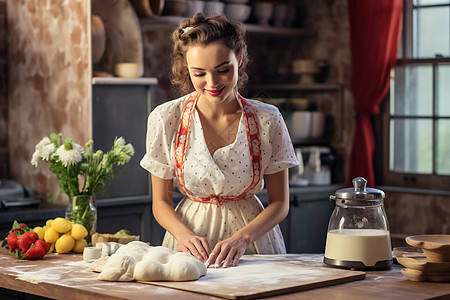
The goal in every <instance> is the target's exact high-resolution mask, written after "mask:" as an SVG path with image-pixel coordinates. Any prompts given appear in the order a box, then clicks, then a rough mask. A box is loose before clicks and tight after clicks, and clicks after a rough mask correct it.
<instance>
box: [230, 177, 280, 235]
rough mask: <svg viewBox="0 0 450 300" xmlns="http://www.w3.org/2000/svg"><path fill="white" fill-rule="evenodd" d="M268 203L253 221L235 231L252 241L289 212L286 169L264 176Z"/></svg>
mask: <svg viewBox="0 0 450 300" xmlns="http://www.w3.org/2000/svg"><path fill="white" fill-rule="evenodd" d="M265 181H266V187H267V193H268V199H269V205H268V206H267V207H266V209H265V210H263V211H262V212H261V213H260V214H259V215H258V216H257V217H256V218H255V219H253V221H251V222H250V223H249V224H247V225H246V226H245V227H243V228H242V229H240V230H239V231H238V232H236V234H237V235H240V236H242V237H243V238H244V239H246V240H248V243H253V242H254V241H256V240H258V239H259V238H260V237H261V236H263V235H264V234H265V233H267V232H268V231H269V230H271V229H272V228H273V227H274V226H275V225H277V224H278V223H280V222H281V221H282V220H283V219H284V218H285V217H286V216H287V214H288V212H289V179H288V171H287V170H285V171H281V172H279V173H275V174H271V175H266V177H265Z"/></svg>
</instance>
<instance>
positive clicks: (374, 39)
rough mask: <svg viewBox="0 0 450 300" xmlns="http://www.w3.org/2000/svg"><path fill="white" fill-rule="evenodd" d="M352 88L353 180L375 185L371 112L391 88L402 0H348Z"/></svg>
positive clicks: (351, 177)
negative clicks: (353, 129)
mask: <svg viewBox="0 0 450 300" xmlns="http://www.w3.org/2000/svg"><path fill="white" fill-rule="evenodd" d="M348 8H349V21H350V49H351V58H352V80H351V85H352V91H353V98H354V108H355V113H356V122H355V135H354V140H353V147H352V154H351V159H350V161H351V162H350V174H349V179H350V181H351V180H352V179H353V178H354V177H359V176H361V177H364V178H366V179H367V185H368V186H374V185H375V174H374V168H373V155H374V152H375V137H374V134H373V128H372V124H371V116H372V115H377V114H378V113H379V104H380V102H381V101H382V100H383V98H384V97H385V96H386V93H387V91H388V89H389V80H390V71H391V69H392V67H393V66H394V64H395V60H396V54H397V47H398V43H399V37H400V33H401V27H402V26H401V25H402V18H403V0H348Z"/></svg>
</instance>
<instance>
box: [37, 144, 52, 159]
mask: <svg viewBox="0 0 450 300" xmlns="http://www.w3.org/2000/svg"><path fill="white" fill-rule="evenodd" d="M53 152H55V144H53V143H50V144H48V145H45V146H43V147H41V148H40V149H39V153H40V156H41V158H42V159H43V160H45V161H48V159H49V158H50V156H51V155H52V154H53Z"/></svg>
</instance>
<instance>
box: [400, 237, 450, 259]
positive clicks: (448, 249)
mask: <svg viewBox="0 0 450 300" xmlns="http://www.w3.org/2000/svg"><path fill="white" fill-rule="evenodd" d="M405 241H406V243H408V245H411V246H413V247H419V248H422V250H423V252H424V253H425V256H426V257H427V259H428V261H430V262H450V235H448V234H425V235H414V236H408V237H406V238H405Z"/></svg>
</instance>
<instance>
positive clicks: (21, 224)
mask: <svg viewBox="0 0 450 300" xmlns="http://www.w3.org/2000/svg"><path fill="white" fill-rule="evenodd" d="M19 225H20V227H22V228H28V226H27V224H25V223H20V224H19Z"/></svg>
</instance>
